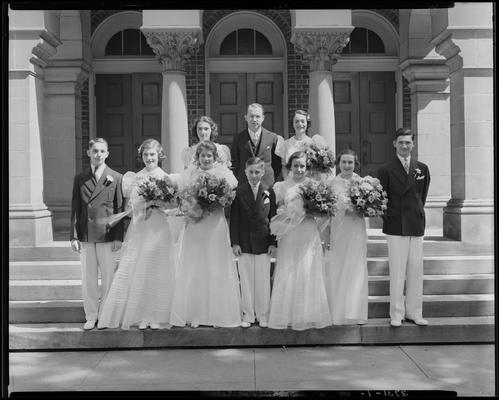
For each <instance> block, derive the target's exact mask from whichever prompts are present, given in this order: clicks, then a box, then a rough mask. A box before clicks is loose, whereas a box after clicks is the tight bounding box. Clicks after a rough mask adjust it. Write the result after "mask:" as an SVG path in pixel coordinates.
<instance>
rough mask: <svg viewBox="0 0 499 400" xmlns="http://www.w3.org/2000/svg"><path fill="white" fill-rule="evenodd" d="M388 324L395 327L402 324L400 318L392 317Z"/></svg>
mask: <svg viewBox="0 0 499 400" xmlns="http://www.w3.org/2000/svg"><path fill="white" fill-rule="evenodd" d="M390 325H391V326H393V327H395V328H398V327H399V326H400V325H402V321H401V320H400V319H392V320H391V321H390Z"/></svg>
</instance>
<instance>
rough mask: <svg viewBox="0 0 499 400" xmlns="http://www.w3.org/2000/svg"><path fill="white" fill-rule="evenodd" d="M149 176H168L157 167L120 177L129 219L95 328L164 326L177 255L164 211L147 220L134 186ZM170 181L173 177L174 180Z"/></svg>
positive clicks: (168, 312) (159, 211)
mask: <svg viewBox="0 0 499 400" xmlns="http://www.w3.org/2000/svg"><path fill="white" fill-rule="evenodd" d="M149 175H152V176H155V177H163V176H168V174H166V172H164V171H163V170H162V169H161V168H156V169H155V170H154V171H152V172H150V173H149V172H146V171H144V170H143V171H141V172H139V173H137V174H135V173H134V172H127V173H126V174H125V175H124V176H123V194H124V196H125V197H127V198H129V203H128V206H129V207H131V208H132V220H131V223H130V225H129V227H128V230H127V233H126V236H125V240H124V242H123V245H122V248H121V260H120V263H119V265H118V269H117V271H116V272H115V275H114V279H113V283H112V285H111V288H110V290H109V294H108V296H107V298H106V301H105V303H104V306H103V309H102V313H101V315H100V316H99V321H98V325H97V326H98V327H99V328H118V327H122V328H123V329H128V328H130V327H131V326H132V325H138V324H140V323H141V322H145V323H146V324H151V323H157V324H160V325H161V324H168V322H169V320H170V310H171V302H172V296H173V288H174V284H175V251H174V247H173V239H172V234H171V229H170V224H169V217H168V216H167V210H163V209H153V210H152V213H151V215H150V216H149V217H148V218H147V219H146V218H145V216H146V213H145V211H146V208H145V201H144V199H143V198H142V197H140V196H139V195H138V193H137V190H138V183H139V182H140V181H141V180H142V179H144V178H147V177H148V176H149ZM172 179H173V178H172Z"/></svg>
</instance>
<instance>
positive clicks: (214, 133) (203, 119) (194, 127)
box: [191, 115, 218, 144]
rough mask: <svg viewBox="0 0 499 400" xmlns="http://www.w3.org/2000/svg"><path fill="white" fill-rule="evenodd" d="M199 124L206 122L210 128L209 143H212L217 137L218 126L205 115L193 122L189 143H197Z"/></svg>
mask: <svg viewBox="0 0 499 400" xmlns="http://www.w3.org/2000/svg"><path fill="white" fill-rule="evenodd" d="M200 122H207V123H208V124H209V125H210V128H211V133H210V141H212V142H214V141H215V139H216V138H217V137H218V126H217V124H216V123H215V121H213V120H212V119H211V118H210V117H208V116H206V115H202V116H201V117H198V118H196V119H195V120H194V122H193V123H192V126H191V143H192V144H196V143H199V137H198V132H197V129H198V124H199V123H200Z"/></svg>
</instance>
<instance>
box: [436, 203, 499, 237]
mask: <svg viewBox="0 0 499 400" xmlns="http://www.w3.org/2000/svg"><path fill="white" fill-rule="evenodd" d="M443 229H444V237H446V238H449V239H454V240H460V241H462V242H467V243H473V244H491V245H493V244H494V202H493V200H491V199H478V200H458V199H450V200H449V202H448V203H447V207H445V208H444V214H443Z"/></svg>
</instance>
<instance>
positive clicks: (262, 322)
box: [258, 321, 269, 328]
mask: <svg viewBox="0 0 499 400" xmlns="http://www.w3.org/2000/svg"><path fill="white" fill-rule="evenodd" d="M258 325H260V328H267V327H268V326H269V323H268V322H265V321H260V322H259V323H258Z"/></svg>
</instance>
